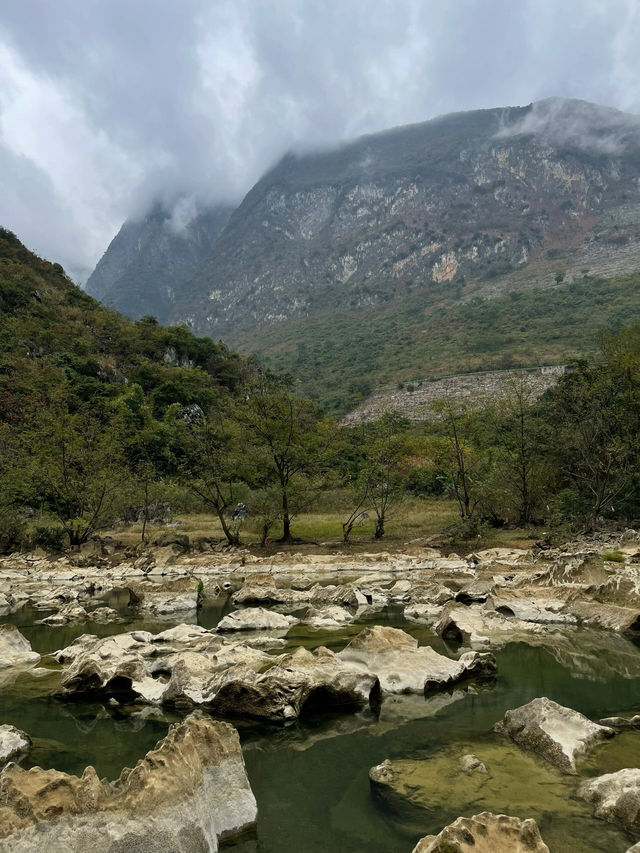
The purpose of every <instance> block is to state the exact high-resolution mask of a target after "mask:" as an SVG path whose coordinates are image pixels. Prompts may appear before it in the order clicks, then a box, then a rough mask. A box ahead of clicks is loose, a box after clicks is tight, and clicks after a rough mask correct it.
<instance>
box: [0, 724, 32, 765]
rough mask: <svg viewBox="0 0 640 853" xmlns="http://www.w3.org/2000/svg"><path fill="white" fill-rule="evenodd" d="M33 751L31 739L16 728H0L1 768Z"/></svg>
mask: <svg viewBox="0 0 640 853" xmlns="http://www.w3.org/2000/svg"><path fill="white" fill-rule="evenodd" d="M30 749H31V738H30V737H29V735H28V734H26V733H25V732H22V731H20V729H16V728H15V727H14V726H0V767H2V766H3V765H4V764H6V763H7V762H8V761H15V760H16V758H19V757H20V756H22V755H25V754H26V753H27V752H29V750H30Z"/></svg>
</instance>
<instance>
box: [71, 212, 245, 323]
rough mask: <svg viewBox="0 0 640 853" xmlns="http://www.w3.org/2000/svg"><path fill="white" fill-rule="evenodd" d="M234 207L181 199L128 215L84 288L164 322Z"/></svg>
mask: <svg viewBox="0 0 640 853" xmlns="http://www.w3.org/2000/svg"><path fill="white" fill-rule="evenodd" d="M231 211H232V208H231V207H229V206H217V207H212V208H209V209H205V210H201V211H194V210H189V207H188V205H186V204H183V205H181V204H180V203H178V205H176V207H174V209H173V211H172V212H168V211H167V210H165V209H164V208H163V207H161V206H156V207H155V208H154V209H153V210H152V211H151V212H150V213H149V214H148V215H147V216H145V217H144V218H143V219H140V220H136V219H132V220H128V221H127V222H125V223H124V225H123V226H122V228H121V229H120V231H119V233H118V234H117V235H116V236H115V237H114V239H113V240H112V242H111V244H110V245H109V248H108V249H107V251H106V252H105V254H104V255H103V257H102V258H101V260H100V262H99V263H98V265H97V267H96V268H95V270H94V271H93V273H92V274H91V276H90V278H89V280H88V281H87V286H86V290H87V292H88V293H90V294H91V295H92V296H95V297H96V298H97V299H100V301H101V302H104V303H105V304H106V305H112V306H113V307H114V308H116V309H117V310H118V311H121V312H122V313H123V314H127V315H129V316H130V317H133V318H134V319H138V318H140V317H143V316H145V315H147V314H150V315H153V316H154V317H156V318H157V319H158V320H159V321H160V322H161V323H164V322H166V320H167V318H168V314H169V310H170V308H171V306H172V304H173V301H174V299H175V298H176V295H177V294H178V293H179V291H180V289H181V288H182V287H183V285H184V283H185V282H186V281H188V280H189V279H190V278H191V277H192V276H193V274H194V273H195V271H196V269H197V268H198V266H199V265H200V264H201V263H202V261H203V260H204V258H205V257H206V256H207V255H208V254H209V252H210V251H211V248H212V246H213V244H214V243H215V241H216V239H217V237H218V235H219V234H220V233H221V232H222V230H223V229H224V227H225V225H226V224H227V222H228V220H229V216H230V215H231Z"/></svg>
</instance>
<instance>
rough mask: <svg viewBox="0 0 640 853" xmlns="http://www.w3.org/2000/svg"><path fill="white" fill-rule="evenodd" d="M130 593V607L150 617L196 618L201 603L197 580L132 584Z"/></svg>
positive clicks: (181, 579)
mask: <svg viewBox="0 0 640 853" xmlns="http://www.w3.org/2000/svg"><path fill="white" fill-rule="evenodd" d="M129 592H130V596H131V599H130V602H129V603H130V605H131V606H132V607H136V608H138V610H139V611H140V612H141V613H143V614H147V615H150V616H162V617H166V618H170V617H172V618H183V616H184V614H193V615H194V616H195V613H196V611H197V610H198V608H199V607H200V603H201V586H200V584H199V582H198V581H197V580H196V579H195V578H179V579H178V580H174V581H164V582H163V583H152V582H150V581H148V582H141V583H132V584H130V585H129Z"/></svg>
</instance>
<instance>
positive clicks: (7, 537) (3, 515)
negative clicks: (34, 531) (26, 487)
mask: <svg viewBox="0 0 640 853" xmlns="http://www.w3.org/2000/svg"><path fill="white" fill-rule="evenodd" d="M24 528H25V521H24V518H23V517H22V516H21V515H20V513H19V512H18V511H17V510H16V509H15V507H13V506H6V505H4V506H3V505H0V553H2V554H9V553H11V551H15V550H16V549H17V548H19V547H20V544H21V539H22V534H23V533H24Z"/></svg>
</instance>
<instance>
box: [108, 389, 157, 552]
mask: <svg viewBox="0 0 640 853" xmlns="http://www.w3.org/2000/svg"><path fill="white" fill-rule="evenodd" d="M115 411H116V419H117V420H116V424H117V428H118V432H119V434H120V436H121V439H122V443H123V452H124V456H125V459H126V461H127V465H128V467H129V470H130V472H131V475H132V494H133V497H134V499H135V501H136V504H141V506H142V531H141V534H140V536H141V539H142V541H143V542H145V541H146V531H147V525H148V523H149V520H150V514H151V507H152V505H153V503H154V502H155V501H156V500H157V499H158V498H159V497H160V494H161V477H162V474H163V473H164V472H165V471H166V469H167V466H168V464H169V442H170V430H169V428H168V426H167V424H166V423H163V422H162V421H158V420H156V419H155V418H154V416H153V411H152V408H151V406H150V404H149V403H148V401H147V400H146V398H145V396H144V392H143V390H142V388H141V387H140V386H139V385H136V384H133V385H130V386H129V387H128V389H127V392H126V393H125V394H123V395H122V396H121V397H120V398H119V399H118V400H117V401H116V404H115Z"/></svg>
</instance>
